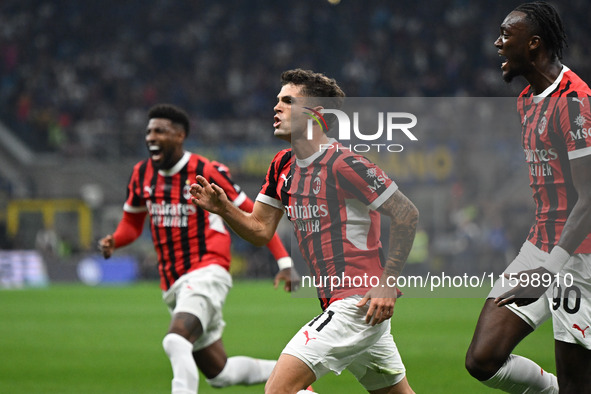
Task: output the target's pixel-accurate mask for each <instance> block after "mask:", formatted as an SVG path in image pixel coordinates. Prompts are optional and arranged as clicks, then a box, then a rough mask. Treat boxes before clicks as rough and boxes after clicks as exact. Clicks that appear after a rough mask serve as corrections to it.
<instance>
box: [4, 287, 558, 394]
mask: <svg viewBox="0 0 591 394" xmlns="http://www.w3.org/2000/svg"><path fill="white" fill-rule="evenodd" d="M482 302H483V300H482V299H481V298H404V297H403V298H401V299H400V300H399V301H398V303H397V304H396V309H395V313H394V318H393V319H392V332H393V335H394V339H395V340H396V343H397V345H398V348H399V350H400V352H401V354H402V357H403V360H404V362H405V364H406V367H407V376H408V379H409V382H410V384H411V386H412V387H413V389H414V390H415V391H416V392H417V393H487V392H491V393H493V392H497V391H493V390H489V389H487V388H486V387H484V386H483V385H481V384H479V383H478V382H476V381H475V380H474V379H472V378H471V377H470V376H469V375H468V373H467V372H466V371H465V369H464V353H465V350H466V348H467V346H468V344H469V341H470V339H471V337H472V332H473V329H474V325H475V323H476V319H477V317H478V314H479V311H480V307H481V306H482ZM318 313H320V308H319V303H318V301H317V300H316V299H310V298H294V297H291V296H290V295H289V294H287V293H284V292H283V291H282V290H275V289H273V286H272V284H271V282H270V281H235V283H234V288H233V289H232V291H231V292H230V295H229V296H228V299H227V302H226V305H225V307H224V317H225V320H226V323H227V326H226V330H225V332H224V338H223V339H224V343H225V345H226V349H227V352H228V354H229V355H238V354H244V355H250V356H254V357H260V358H270V359H275V358H277V356H278V355H279V353H280V351H281V349H282V348H283V346H284V345H285V344H286V343H287V341H288V340H289V339H290V338H291V336H292V335H293V334H294V333H295V332H296V331H297V330H298V329H299V327H301V326H302V325H303V324H304V323H306V322H307V321H308V320H310V319H311V318H313V317H314V316H315V315H317V314H318ZM0 319H1V320H0V393H11V394H18V393H27V394H32V393H41V394H49V393H56V394H58V393H59V394H66V393H72V394H73V393H75V394H90V393H166V392H170V380H171V370H170V364H169V363H168V359H167V358H166V356H165V354H164V351H163V350H162V347H161V341H162V337H163V335H164V333H165V331H166V329H167V327H168V322H169V315H168V312H167V310H166V308H165V307H164V304H163V303H162V301H161V298H160V291H159V289H158V285H157V284H156V283H155V282H150V283H139V284H134V285H131V286H125V287H87V286H83V285H61V284H60V285H55V284H54V285H51V286H50V287H48V288H45V289H34V290H3V291H0ZM516 353H519V354H521V355H524V356H527V357H531V358H533V359H535V360H536V361H537V362H538V363H539V364H540V365H541V366H542V367H543V368H544V369H547V370H549V371H552V372H554V371H555V368H554V358H553V340H552V332H551V325H550V324H549V323H546V324H545V325H544V326H542V328H541V329H540V330H538V331H536V332H535V333H534V334H532V335H530V336H529V337H528V338H526V340H525V341H524V342H523V343H522V344H520V345H519V347H518V349H517V351H516ZM314 389H315V390H316V391H318V392H319V393H363V392H365V391H364V390H363V389H362V387H361V386H360V385H359V384H358V383H357V382H356V380H355V379H354V378H353V376H352V375H351V374H350V373H348V372H347V371H345V372H344V373H343V374H342V375H341V376H334V375H327V376H325V377H323V378H321V379H320V380H319V381H318V382H316V383H315V384H314ZM262 392H263V385H257V386H251V387H243V386H239V387H230V388H226V389H213V388H211V387H209V386H208V385H207V383H206V382H205V379H203V377H202V378H201V380H200V389H199V393H219V394H230V393H240V394H242V393H262Z"/></svg>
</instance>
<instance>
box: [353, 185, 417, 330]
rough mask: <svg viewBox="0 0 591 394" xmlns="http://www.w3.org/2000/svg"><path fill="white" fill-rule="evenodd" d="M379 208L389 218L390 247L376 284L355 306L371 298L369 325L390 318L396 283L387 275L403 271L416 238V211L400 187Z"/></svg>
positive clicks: (398, 273)
mask: <svg viewBox="0 0 591 394" xmlns="http://www.w3.org/2000/svg"><path fill="white" fill-rule="evenodd" d="M378 212H380V213H381V214H382V215H386V216H388V217H389V218H390V242H389V244H390V247H389V250H388V256H387V258H386V266H385V267H384V273H383V274H382V277H381V278H380V283H379V284H378V286H376V287H374V288H373V289H371V290H370V291H368V292H367V294H366V295H365V297H363V299H362V300H361V301H359V303H358V304H357V306H359V307H361V306H363V305H365V304H367V302H368V301H370V305H369V310H368V311H367V314H366V316H365V321H366V322H367V323H371V325H375V324H379V323H381V322H383V321H384V320H387V319H389V318H390V317H392V314H393V313H394V304H395V303H396V287H395V286H391V285H392V283H395V281H393V280H390V281H388V278H389V277H393V278H398V276H399V275H400V273H401V272H402V268H403V267H404V263H406V258H407V257H408V254H409V253H410V249H411V248H412V244H413V241H414V239H415V233H416V229H417V223H418V220H419V211H418V210H417V208H416V207H415V206H414V204H413V203H412V202H411V201H410V200H409V199H408V198H407V197H406V196H405V195H404V194H402V192H400V190H397V191H396V192H395V193H394V194H393V195H392V196H391V197H390V198H389V199H388V200H386V201H385V202H384V203H383V204H382V205H381V206H380V207H379V208H378ZM388 284H390V286H388Z"/></svg>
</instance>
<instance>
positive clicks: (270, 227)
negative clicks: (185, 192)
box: [191, 175, 283, 246]
mask: <svg viewBox="0 0 591 394" xmlns="http://www.w3.org/2000/svg"><path fill="white" fill-rule="evenodd" d="M196 180H197V182H196V183H194V184H192V185H191V195H192V196H193V197H192V198H191V201H192V202H193V204H195V205H197V206H198V207H200V208H202V209H205V210H207V211H209V212H211V213H215V214H217V215H220V216H221V217H222V218H223V219H224V220H225V221H226V223H227V224H228V225H229V226H230V227H231V228H232V230H234V231H235V232H236V234H238V235H239V236H240V237H242V238H244V239H245V240H247V241H248V242H250V243H252V244H253V245H256V246H264V245H266V244H267V243H269V241H270V240H271V239H272V238H273V235H274V234H275V230H276V229H277V225H278V224H279V221H280V220H281V217H282V215H283V211H281V210H280V209H277V208H274V207H272V206H270V205H266V204H263V203H260V202H258V201H256V202H255V203H254V207H253V210H252V213H248V212H244V211H243V210H241V209H240V208H238V207H236V206H235V205H234V204H232V202H230V200H228V197H227V196H226V193H225V192H224V190H223V189H222V188H221V187H219V186H218V185H216V184H212V183H209V182H208V181H207V179H205V178H204V177H202V176H201V175H197V177H196Z"/></svg>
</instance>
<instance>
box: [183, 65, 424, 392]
mask: <svg viewBox="0 0 591 394" xmlns="http://www.w3.org/2000/svg"><path fill="white" fill-rule="evenodd" d="M281 84H282V88H281V91H280V92H279V94H278V96H277V99H278V102H277V105H276V106H275V108H274V110H275V123H274V127H275V136H277V137H278V138H281V139H283V140H285V141H289V142H290V143H291V146H292V148H291V149H285V150H282V151H280V152H279V153H277V155H276V156H275V158H274V159H273V161H272V163H271V165H270V167H269V170H268V172H267V176H266V180H265V182H264V184H263V187H262V190H261V192H260V193H259V195H258V197H257V199H256V202H255V204H254V208H253V211H252V213H250V214H249V213H245V212H244V211H241V210H238V209H235V207H234V206H233V205H232V204H231V203H230V201H229V200H228V198H227V196H226V194H225V193H224V190H223V189H222V188H221V187H219V185H215V184H212V183H210V182H208V181H207V180H206V179H205V178H204V177H200V176H199V177H197V183H196V184H194V185H193V186H192V189H191V193H192V194H193V196H194V200H193V201H194V203H195V204H196V205H198V206H200V207H202V208H204V209H207V210H209V211H210V212H213V213H216V214H218V215H220V216H222V217H223V218H224V219H225V220H226V222H227V223H228V224H229V225H230V227H232V228H233V229H234V230H235V231H236V232H237V233H238V234H239V235H240V236H242V237H243V238H245V239H246V240H248V241H250V242H252V243H254V244H256V245H263V244H265V243H266V242H268V241H269V239H270V238H271V236H272V234H273V233H274V232H275V229H276V228H277V225H278V223H279V221H280V219H281V217H282V215H283V213H284V212H285V213H286V214H287V217H288V219H289V220H290V221H291V222H292V224H293V225H294V231H295V234H296V238H297V240H298V243H299V248H300V251H301V252H302V255H303V257H304V259H305V261H306V263H307V265H308V267H309V268H310V271H311V273H312V275H314V277H315V278H317V279H319V281H318V282H315V283H322V280H321V279H322V278H326V277H327V276H328V277H332V278H338V277H342V276H346V277H351V278H352V277H363V276H364V275H365V276H367V277H372V278H376V280H378V281H379V282H378V283H374V285H373V286H375V287H372V286H369V285H367V284H365V285H363V286H360V287H359V286H358V287H355V286H354V285H352V284H351V282H350V281H349V283H341V284H340V285H339V286H335V287H334V288H331V287H330V286H329V285H328V284H326V285H324V286H322V285H321V286H319V287H318V289H317V291H318V296H319V299H320V301H321V306H322V309H323V312H322V313H321V314H320V315H319V316H317V317H316V318H314V319H313V320H311V321H310V322H309V323H307V324H306V325H304V326H303V327H302V328H301V329H300V330H299V332H298V333H296V334H295V336H294V337H293V338H292V340H291V341H290V342H289V343H288V344H287V346H286V347H285V349H284V350H283V352H282V354H281V356H280V357H279V360H278V361H277V365H276V366H275V368H274V370H273V372H272V374H271V377H270V378H269V380H268V381H267V384H266V386H265V392H267V393H296V392H298V391H299V390H303V389H304V388H306V387H307V386H308V385H310V384H312V383H313V382H314V381H315V380H316V379H318V378H320V377H321V376H323V375H324V374H326V373H328V372H330V371H332V372H334V373H336V374H340V373H341V372H342V371H343V370H344V369H348V370H349V371H350V372H351V373H353V375H354V376H355V377H356V378H357V380H358V381H359V382H360V383H361V384H362V385H363V387H364V388H365V389H366V390H367V391H369V392H371V393H412V392H413V391H412V389H411V387H410V386H409V384H408V381H407V379H406V376H405V368H404V365H403V363H402V360H401V357H400V354H399V353H398V350H397V348H396V344H395V343H394V340H393V338H392V335H391V334H390V318H391V317H392V314H393V311H394V305H395V303H396V297H397V289H396V288H395V285H394V284H395V279H396V278H397V277H398V275H399V274H400V272H401V271H402V268H403V266H404V263H405V261H406V258H407V256H408V253H409V251H410V249H411V246H412V243H413V239H414V236H415V231H416V225H417V221H418V211H417V209H416V208H415V206H414V205H413V204H412V203H411V202H410V201H409V200H408V198H406V197H405V196H404V194H402V192H400V190H399V189H398V187H397V185H396V184H395V183H394V182H393V181H392V180H391V179H390V178H389V177H388V176H387V175H386V174H385V173H384V172H383V171H382V170H381V169H380V168H379V167H377V166H376V165H375V164H373V163H371V162H370V161H369V160H367V159H365V158H364V157H361V156H359V155H356V154H354V153H352V152H350V151H349V150H347V149H346V148H345V147H344V146H343V145H341V144H339V143H338V142H337V141H335V140H334V139H330V138H329V137H328V136H327V135H326V134H325V133H324V131H323V130H322V128H321V125H322V123H321V122H318V123H313V124H312V126H311V127H312V135H311V136H308V134H307V118H306V117H305V116H301V113H302V112H310V111H313V112H314V111H315V112H318V111H320V110H321V109H322V108H323V107H322V105H320V104H318V103H320V102H322V100H320V99H319V100H315V99H317V98H330V100H329V101H331V102H332V103H334V104H335V105H336V104H338V103H339V102H342V100H343V97H344V93H343V91H342V90H341V88H340V87H339V86H338V85H337V83H336V81H335V80H333V79H330V78H328V77H326V76H325V75H323V74H319V73H314V72H312V71H308V70H301V69H295V70H290V71H286V72H284V73H283V74H282V75H281ZM324 102H326V101H324ZM324 108H326V107H324ZM313 112H312V113H313ZM325 118H326V119H327V120H328V123H330V121H331V119H330V118H329V116H328V115H327V116H326V117H325ZM335 120H336V119H333V121H335ZM329 127H330V126H329ZM309 137H310V138H309ZM320 147H323V149H319V148H320ZM380 214H381V215H385V216H387V217H389V218H390V220H391V225H390V242H389V244H390V247H389V252H388V254H387V256H386V258H385V260H384V259H383V258H381V243H380V226H379V219H380ZM345 282H346V281H345ZM376 284H377V285H376Z"/></svg>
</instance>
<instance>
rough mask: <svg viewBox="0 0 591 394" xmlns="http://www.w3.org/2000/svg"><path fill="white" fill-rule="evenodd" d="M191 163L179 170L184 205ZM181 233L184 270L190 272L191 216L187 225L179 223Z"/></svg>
mask: <svg viewBox="0 0 591 394" xmlns="http://www.w3.org/2000/svg"><path fill="white" fill-rule="evenodd" d="M189 164H190V162H189V163H187V164H186V165H185V166H184V167H183V168H182V169H181V171H180V172H179V185H178V192H177V193H178V196H179V199H178V201H179V203H180V204H179V206H182V205H183V204H184V203H185V201H184V196H183V191H184V190H183V189H184V187H185V185H186V181H187V180H188V179H189ZM184 216H185V215H184V214H182V213H180V214H179V218H180V219H181V220H182V219H183V217H184ZM179 225H180V227H179V228H178V229H179V235H180V238H181V239H180V243H181V251H182V252H183V271H184V273H186V272H188V271H189V269H191V245H190V243H189V227H188V226H189V218H188V217H187V227H183V226H182V223H180V224H179Z"/></svg>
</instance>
